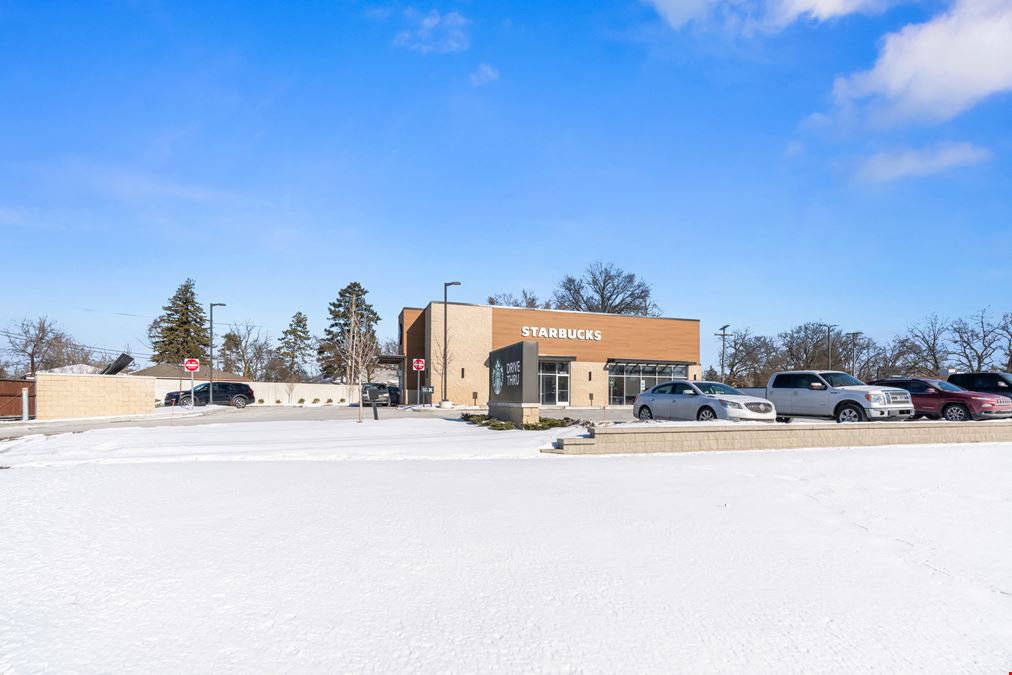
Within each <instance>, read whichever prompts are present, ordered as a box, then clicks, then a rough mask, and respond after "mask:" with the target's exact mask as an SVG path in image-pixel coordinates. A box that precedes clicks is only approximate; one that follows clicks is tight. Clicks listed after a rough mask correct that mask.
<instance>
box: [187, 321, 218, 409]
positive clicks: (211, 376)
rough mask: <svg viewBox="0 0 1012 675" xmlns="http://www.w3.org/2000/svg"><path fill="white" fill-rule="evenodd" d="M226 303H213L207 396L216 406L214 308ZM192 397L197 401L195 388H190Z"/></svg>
mask: <svg viewBox="0 0 1012 675" xmlns="http://www.w3.org/2000/svg"><path fill="white" fill-rule="evenodd" d="M224 306H225V303H224V302H212V303H211V356H210V358H209V359H208V361H210V363H208V364H207V396H208V399H207V400H208V405H214V308H215V307H224ZM190 397H191V398H192V399H193V400H194V401H196V397H194V396H193V387H190Z"/></svg>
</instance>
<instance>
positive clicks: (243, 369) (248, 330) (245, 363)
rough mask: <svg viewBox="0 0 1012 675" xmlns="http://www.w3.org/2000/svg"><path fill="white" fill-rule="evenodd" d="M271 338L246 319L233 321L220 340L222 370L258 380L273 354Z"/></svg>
mask: <svg viewBox="0 0 1012 675" xmlns="http://www.w3.org/2000/svg"><path fill="white" fill-rule="evenodd" d="M272 352H273V350H272V348H271V339H270V337H269V336H268V335H267V334H265V333H264V331H263V330H262V329H261V328H260V327H259V326H257V325H256V324H254V323H253V321H252V320H250V319H247V320H245V321H242V322H237V323H233V324H232V325H231V327H230V329H229V331H228V332H227V333H225V335H224V336H223V337H222V341H221V351H220V358H221V365H222V368H223V369H224V370H227V371H229V372H238V374H240V375H242V376H243V377H248V378H250V379H251V380H258V379H260V378H262V377H263V376H264V373H265V370H266V366H267V365H268V363H269V362H270V360H271V358H272V356H273V353H272Z"/></svg>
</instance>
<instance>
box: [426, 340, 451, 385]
mask: <svg viewBox="0 0 1012 675" xmlns="http://www.w3.org/2000/svg"><path fill="white" fill-rule="evenodd" d="M451 344H452V339H448V340H447V341H446V362H445V363H444V362H443V336H442V335H433V336H432V350H431V351H430V352H429V353H430V354H431V355H432V365H431V369H432V370H431V374H430V380H429V381H430V383H431V384H432V385H433V386H435V385H437V384H438V385H439V386H440V387H442V383H443V370H444V369H445V370H447V371H449V368H450V366H452V365H453V350H452V349H450V345H451ZM446 380H447V382H449V381H450V377H449V374H447V378H446ZM435 395H436V394H435V392H434V393H433V396H435ZM440 396H442V397H443V398H446V393H445V392H443V393H441V394H440ZM433 400H435V398H433Z"/></svg>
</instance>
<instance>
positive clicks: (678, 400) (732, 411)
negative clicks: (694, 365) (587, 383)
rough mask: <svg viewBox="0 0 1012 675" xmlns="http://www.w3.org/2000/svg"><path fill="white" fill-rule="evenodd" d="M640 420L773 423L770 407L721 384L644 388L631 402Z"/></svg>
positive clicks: (684, 382)
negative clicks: (752, 421)
mask: <svg viewBox="0 0 1012 675" xmlns="http://www.w3.org/2000/svg"><path fill="white" fill-rule="evenodd" d="M633 414H634V415H635V416H636V417H638V418H639V419H641V420H651V419H659V420H697V421H700V422H710V421H713V420H733V421H738V420H754V421H760V422H775V421H776V418H777V411H776V409H775V408H774V407H773V404H772V403H771V402H769V401H767V400H766V399H764V398H759V397H758V396H748V395H746V394H743V393H741V392H740V391H738V390H737V389H735V388H734V387H729V386H728V385H726V384H723V383H721V382H692V381H690V380H674V381H672V382H665V383H664V384H659V385H657V386H656V387H653V388H651V389H647V390H646V391H644V392H643V393H641V394H640V395H639V396H637V397H636V401H635V402H634V403H633Z"/></svg>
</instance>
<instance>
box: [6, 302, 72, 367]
mask: <svg viewBox="0 0 1012 675" xmlns="http://www.w3.org/2000/svg"><path fill="white" fill-rule="evenodd" d="M62 338H65V336H64V335H63V334H62V333H61V332H60V331H59V329H57V328H56V323H55V322H53V321H50V320H49V319H48V318H47V317H44V316H40V317H38V318H37V319H29V318H27V317H26V318H24V319H22V320H21V322H20V323H19V324H16V325H15V326H13V327H12V328H11V330H10V331H8V332H7V343H8V344H9V345H10V353H11V354H12V355H13V356H14V358H15V359H18V360H20V361H21V362H22V363H21V365H22V366H23V368H24V370H25V371H26V372H27V373H28V376H29V377H35V373H36V372H37V371H38V370H39V369H41V368H42V367H43V365H42V364H43V363H44V362H45V361H46V358H47V357H48V356H49V355H50V353H51V352H52V351H53V348H54V346H55V345H56V341H57V339H62Z"/></svg>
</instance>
